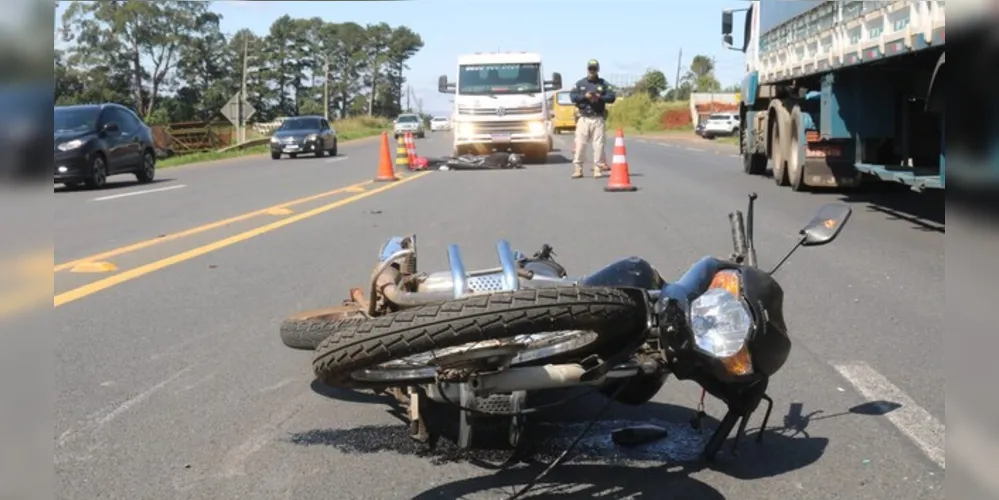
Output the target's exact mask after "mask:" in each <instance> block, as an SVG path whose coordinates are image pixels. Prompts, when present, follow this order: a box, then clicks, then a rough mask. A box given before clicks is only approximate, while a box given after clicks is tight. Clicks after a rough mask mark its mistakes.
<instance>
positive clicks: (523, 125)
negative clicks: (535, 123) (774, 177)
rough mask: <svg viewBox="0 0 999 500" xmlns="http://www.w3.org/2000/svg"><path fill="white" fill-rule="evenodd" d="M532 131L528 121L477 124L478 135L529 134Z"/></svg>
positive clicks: (476, 131)
mask: <svg viewBox="0 0 999 500" xmlns="http://www.w3.org/2000/svg"><path fill="white" fill-rule="evenodd" d="M530 130H531V129H530V127H529V126H528V122H526V121H515V122H476V123H475V133H477V134H527V133H530Z"/></svg>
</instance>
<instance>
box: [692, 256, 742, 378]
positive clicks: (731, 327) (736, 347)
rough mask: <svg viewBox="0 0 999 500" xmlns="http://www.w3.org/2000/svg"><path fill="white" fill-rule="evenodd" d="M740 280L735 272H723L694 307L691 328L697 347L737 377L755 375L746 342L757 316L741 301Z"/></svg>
mask: <svg viewBox="0 0 999 500" xmlns="http://www.w3.org/2000/svg"><path fill="white" fill-rule="evenodd" d="M740 288H741V283H740V278H739V275H738V274H737V273H736V272H735V271H721V272H719V273H717V274H716V275H715V277H714V279H713V280H712V282H711V287H710V288H709V289H708V291H707V292H704V294H702V295H701V296H700V297H698V298H697V299H695V300H694V301H693V302H691V304H690V329H691V331H692V332H693V334H694V342H695V343H696V344H697V347H698V348H699V349H700V350H701V351H703V352H705V353H707V354H709V355H710V356H712V357H715V358H717V359H719V360H720V361H721V362H722V365H724V366H725V369H726V370H728V371H729V372H730V373H731V374H733V375H749V374H751V373H753V363H752V359H751V358H750V356H749V349H748V347H747V346H746V339H747V337H748V336H749V332H750V331H752V328H753V317H752V315H751V314H750V313H749V309H747V308H746V305H745V304H744V303H743V302H742V300H741V299H740V298H739V296H740Z"/></svg>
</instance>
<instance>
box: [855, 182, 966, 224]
mask: <svg viewBox="0 0 999 500" xmlns="http://www.w3.org/2000/svg"><path fill="white" fill-rule="evenodd" d="M839 198H840V200H841V201H843V202H846V203H851V204H862V205H864V207H863V208H864V209H865V210H867V211H868V212H875V213H879V214H882V215H884V216H885V218H886V219H888V220H898V221H903V222H905V223H907V224H910V225H911V226H912V228H913V229H916V230H919V231H927V232H936V233H943V232H945V219H946V217H945V203H944V193H943V190H931V191H926V192H923V193H917V192H914V191H912V190H910V189H909V188H908V187H906V186H903V185H896V184H890V183H881V184H879V185H870V186H861V187H860V188H858V189H856V190H853V191H847V192H845V193H839Z"/></svg>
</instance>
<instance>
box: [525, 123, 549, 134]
mask: <svg viewBox="0 0 999 500" xmlns="http://www.w3.org/2000/svg"><path fill="white" fill-rule="evenodd" d="M527 130H528V131H529V132H530V133H531V135H543V134H544V133H545V132H547V130H546V128H545V124H544V123H541V122H531V123H529V124H527Z"/></svg>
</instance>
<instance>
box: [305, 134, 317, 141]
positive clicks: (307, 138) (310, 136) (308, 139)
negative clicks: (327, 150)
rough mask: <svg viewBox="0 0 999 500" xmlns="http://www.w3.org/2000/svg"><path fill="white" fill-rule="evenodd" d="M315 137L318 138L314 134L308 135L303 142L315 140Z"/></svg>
mask: <svg viewBox="0 0 999 500" xmlns="http://www.w3.org/2000/svg"><path fill="white" fill-rule="evenodd" d="M317 137H318V136H317V135H316V134H309V135H307V136H305V140H307V141H314V140H316V138H317Z"/></svg>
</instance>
